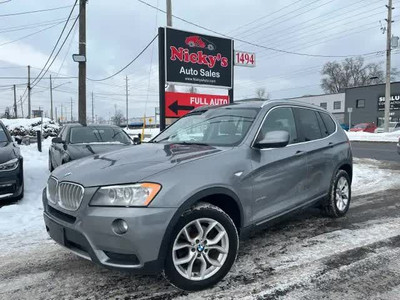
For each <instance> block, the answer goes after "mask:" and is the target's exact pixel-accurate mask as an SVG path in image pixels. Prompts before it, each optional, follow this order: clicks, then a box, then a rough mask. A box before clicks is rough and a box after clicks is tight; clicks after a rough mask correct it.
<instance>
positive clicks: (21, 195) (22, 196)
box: [13, 168, 25, 201]
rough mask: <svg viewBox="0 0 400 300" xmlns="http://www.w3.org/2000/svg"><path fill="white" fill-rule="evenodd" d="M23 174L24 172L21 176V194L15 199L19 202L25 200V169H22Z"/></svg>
mask: <svg viewBox="0 0 400 300" xmlns="http://www.w3.org/2000/svg"><path fill="white" fill-rule="evenodd" d="M21 172H22V174H21V177H22V184H21V186H22V187H21V194H19V195H18V196H17V197H15V198H14V199H13V200H14V201H19V200H21V199H22V198H24V192H25V184H24V170H23V168H22V170H21Z"/></svg>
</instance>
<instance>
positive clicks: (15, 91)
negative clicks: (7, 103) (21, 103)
mask: <svg viewBox="0 0 400 300" xmlns="http://www.w3.org/2000/svg"><path fill="white" fill-rule="evenodd" d="M14 116H15V118H18V113H17V88H16V86H15V84H14Z"/></svg>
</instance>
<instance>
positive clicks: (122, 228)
mask: <svg viewBox="0 0 400 300" xmlns="http://www.w3.org/2000/svg"><path fill="white" fill-rule="evenodd" d="M111 227H112V230H113V231H114V232H115V233H116V234H124V233H126V232H127V231H128V223H126V221H125V220H122V219H116V220H114V221H113V222H112V224H111Z"/></svg>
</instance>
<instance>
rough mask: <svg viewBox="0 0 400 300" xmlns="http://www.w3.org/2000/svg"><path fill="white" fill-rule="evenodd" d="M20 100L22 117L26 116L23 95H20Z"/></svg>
mask: <svg viewBox="0 0 400 300" xmlns="http://www.w3.org/2000/svg"><path fill="white" fill-rule="evenodd" d="M19 101H20V103H21V114H22V117H24V104H23V103H22V96H20V97H19Z"/></svg>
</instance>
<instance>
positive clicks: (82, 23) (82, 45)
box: [71, 0, 87, 126]
mask: <svg viewBox="0 0 400 300" xmlns="http://www.w3.org/2000/svg"><path fill="white" fill-rule="evenodd" d="M86 1H87V0H79V55H81V56H84V57H85V60H84V61H81V62H79V101H78V102H79V123H81V124H82V125H84V126H85V125H86ZM71 105H72V102H71ZM71 114H72V112H71Z"/></svg>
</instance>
